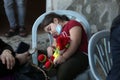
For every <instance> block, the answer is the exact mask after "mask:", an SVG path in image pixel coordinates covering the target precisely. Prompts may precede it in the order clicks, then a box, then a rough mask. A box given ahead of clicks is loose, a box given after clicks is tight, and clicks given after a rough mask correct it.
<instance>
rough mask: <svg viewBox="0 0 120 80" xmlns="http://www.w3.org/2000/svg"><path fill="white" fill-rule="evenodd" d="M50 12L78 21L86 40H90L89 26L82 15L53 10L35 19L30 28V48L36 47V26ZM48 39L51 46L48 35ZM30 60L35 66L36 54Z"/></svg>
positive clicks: (69, 11)
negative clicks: (83, 30)
mask: <svg viewBox="0 0 120 80" xmlns="http://www.w3.org/2000/svg"><path fill="white" fill-rule="evenodd" d="M51 12H55V13H57V14H60V15H66V16H68V17H69V18H70V19H75V20H77V21H79V22H80V23H81V24H82V26H83V27H84V29H85V31H86V33H87V37H88V39H89V38H90V36H91V31H90V26H89V23H88V21H87V20H86V18H85V16H84V15H82V14H80V13H77V12H75V11H71V10H53V11H48V12H45V13H44V14H42V15H41V16H39V17H38V18H37V20H36V21H35V22H34V24H33V27H32V48H36V47H37V29H38V26H39V25H40V23H41V22H42V20H43V19H44V17H45V15H47V14H49V13H51ZM49 39H50V44H51V43H52V38H51V36H50V35H49ZM32 59H33V63H35V64H37V53H35V54H33V55H32Z"/></svg>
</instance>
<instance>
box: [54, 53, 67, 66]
mask: <svg viewBox="0 0 120 80" xmlns="http://www.w3.org/2000/svg"><path fill="white" fill-rule="evenodd" d="M65 61H66V59H65V58H64V57H63V56H62V55H60V56H59V57H58V58H57V59H55V60H54V64H55V65H57V64H62V63H63V62H65Z"/></svg>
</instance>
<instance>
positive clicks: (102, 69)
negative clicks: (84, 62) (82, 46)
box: [88, 30, 112, 80]
mask: <svg viewBox="0 0 120 80" xmlns="http://www.w3.org/2000/svg"><path fill="white" fill-rule="evenodd" d="M109 39H110V32H109V31H108V30H102V31H98V32H97V33H95V34H93V35H92V37H91V38H90V40H89V45H88V57H89V65H90V69H91V71H92V73H93V76H94V77H95V79H96V80H104V78H106V76H107V74H108V72H109V70H110V69H111V66H112V57H111V53H110V40H109Z"/></svg>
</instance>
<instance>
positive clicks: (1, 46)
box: [0, 39, 15, 56]
mask: <svg viewBox="0 0 120 80" xmlns="http://www.w3.org/2000/svg"><path fill="white" fill-rule="evenodd" d="M6 49H7V50H10V51H11V52H12V53H11V54H12V55H13V56H15V53H14V51H13V48H12V47H11V46H10V45H8V44H7V43H5V42H4V41H3V40H2V39H0V50H1V52H3V51H4V50H6ZM1 54H2V53H0V55H1Z"/></svg>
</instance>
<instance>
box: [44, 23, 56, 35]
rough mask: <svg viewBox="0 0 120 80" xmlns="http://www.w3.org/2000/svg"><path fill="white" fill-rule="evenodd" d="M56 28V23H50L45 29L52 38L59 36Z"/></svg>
mask: <svg viewBox="0 0 120 80" xmlns="http://www.w3.org/2000/svg"><path fill="white" fill-rule="evenodd" d="M56 26H57V24H56V23H50V24H49V25H47V26H46V27H45V28H44V30H45V32H47V33H50V34H51V35H52V36H57V35H58V32H57V31H56Z"/></svg>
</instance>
